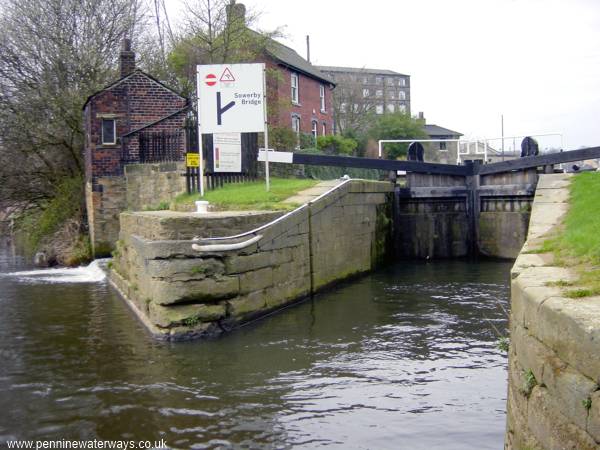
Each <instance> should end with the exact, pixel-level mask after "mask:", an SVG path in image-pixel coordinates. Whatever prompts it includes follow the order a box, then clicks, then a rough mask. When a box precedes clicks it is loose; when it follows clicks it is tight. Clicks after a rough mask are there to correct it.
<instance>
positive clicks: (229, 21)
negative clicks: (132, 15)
mask: <svg viewBox="0 0 600 450" xmlns="http://www.w3.org/2000/svg"><path fill="white" fill-rule="evenodd" d="M185 8H186V17H187V20H186V22H185V23H184V31H183V33H181V34H180V35H179V36H178V37H176V38H175V43H174V45H173V49H172V51H171V52H170V53H169V56H168V58H167V60H168V64H169V65H170V67H171V68H172V69H173V71H174V72H175V73H176V74H177V77H178V78H179V84H180V85H181V86H184V89H183V91H184V93H188V94H189V93H191V92H193V90H194V82H195V77H196V65H198V64H223V63H241V62H251V61H256V60H257V59H259V58H260V57H261V56H262V55H263V53H264V51H265V49H266V47H267V46H268V45H269V43H270V40H271V39H272V38H273V37H276V36H279V35H280V32H279V31H278V30H276V31H273V32H256V31H253V30H251V29H250V28H249V26H251V25H252V24H253V23H254V22H255V21H256V18H257V15H256V14H255V13H253V12H247V11H246V8H245V6H244V5H242V4H240V3H235V0H229V1H228V0H195V1H188V2H186V3H185Z"/></svg>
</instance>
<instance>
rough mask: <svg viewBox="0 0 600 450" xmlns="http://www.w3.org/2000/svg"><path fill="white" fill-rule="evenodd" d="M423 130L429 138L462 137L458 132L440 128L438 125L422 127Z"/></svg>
mask: <svg viewBox="0 0 600 450" xmlns="http://www.w3.org/2000/svg"><path fill="white" fill-rule="evenodd" d="M423 130H424V131H425V133H427V134H428V135H429V136H431V137H433V136H462V135H463V134H462V133H459V132H458V131H453V130H449V129H448V128H444V127H440V126H438V125H434V124H431V125H423Z"/></svg>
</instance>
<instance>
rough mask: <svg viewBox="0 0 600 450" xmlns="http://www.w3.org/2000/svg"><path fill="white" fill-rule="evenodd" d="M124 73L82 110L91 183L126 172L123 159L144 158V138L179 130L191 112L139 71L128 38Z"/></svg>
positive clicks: (122, 66) (172, 93)
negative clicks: (140, 144) (144, 133)
mask: <svg viewBox="0 0 600 450" xmlns="http://www.w3.org/2000/svg"><path fill="white" fill-rule="evenodd" d="M120 75H121V78H119V79H118V80H117V81H115V82H114V83H112V84H110V85H108V86H106V87H105V88H104V89H102V90H100V91H98V92H96V93H95V94H93V95H91V96H90V97H88V99H87V101H86V102H85V105H84V107H83V117H84V129H85V144H84V145H85V163H86V177H87V179H88V180H94V179H95V178H97V177H99V176H112V175H120V174H122V160H125V161H136V162H137V161H139V159H140V158H139V157H140V154H139V141H140V134H142V133H143V132H146V133H149V132H157V131H168V132H172V133H176V132H179V131H181V127H182V125H183V121H184V119H185V116H186V114H187V110H188V100H187V99H186V98H185V97H183V96H181V95H179V94H178V93H177V92H175V91H174V90H172V89H170V88H168V87H167V86H165V85H164V84H162V83H161V82H160V81H158V80H156V79H155V78H153V77H152V76H151V75H149V74H147V73H145V72H143V71H141V70H140V69H136V67H135V53H134V52H133V51H131V44H130V42H129V40H128V39H126V40H124V41H123V47H122V50H121V54H120ZM181 151H182V152H183V140H182V141H181Z"/></svg>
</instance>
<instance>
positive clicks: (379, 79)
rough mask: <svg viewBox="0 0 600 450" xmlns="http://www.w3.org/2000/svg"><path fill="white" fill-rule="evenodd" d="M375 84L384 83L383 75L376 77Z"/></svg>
mask: <svg viewBox="0 0 600 450" xmlns="http://www.w3.org/2000/svg"><path fill="white" fill-rule="evenodd" d="M375 84H383V78H382V77H375Z"/></svg>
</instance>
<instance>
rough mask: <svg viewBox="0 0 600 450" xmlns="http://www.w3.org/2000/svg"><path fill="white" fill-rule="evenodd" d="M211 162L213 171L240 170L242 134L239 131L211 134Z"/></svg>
mask: <svg viewBox="0 0 600 450" xmlns="http://www.w3.org/2000/svg"><path fill="white" fill-rule="evenodd" d="M213 162H214V167H213V169H214V171H215V172H241V171H242V135H241V134H240V133H218V134H213Z"/></svg>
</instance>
